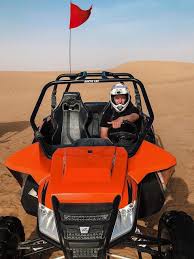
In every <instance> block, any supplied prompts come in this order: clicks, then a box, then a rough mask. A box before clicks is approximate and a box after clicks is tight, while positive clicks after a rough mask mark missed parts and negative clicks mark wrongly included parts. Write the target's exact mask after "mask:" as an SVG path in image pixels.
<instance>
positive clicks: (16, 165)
mask: <svg viewBox="0 0 194 259" xmlns="http://www.w3.org/2000/svg"><path fill="white" fill-rule="evenodd" d="M4 164H5V166H7V167H8V168H9V169H11V170H14V171H17V172H21V173H25V174H30V175H32V177H33V178H34V180H35V181H36V182H37V183H39V182H40V181H41V180H42V179H43V178H44V177H46V176H47V175H48V174H49V171H50V166H51V160H49V159H47V158H46V157H45V155H44V154H43V152H42V150H41V148H40V146H39V143H34V144H32V145H30V146H28V147H26V148H24V149H22V150H20V151H18V152H16V153H14V154H13V155H11V156H9V157H8V158H7V160H6V161H5V163H4Z"/></svg>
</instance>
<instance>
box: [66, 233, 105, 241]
mask: <svg viewBox="0 0 194 259" xmlns="http://www.w3.org/2000/svg"><path fill="white" fill-rule="evenodd" d="M66 238H67V240H98V239H102V238H103V232H99V233H91V234H75V233H71V232H68V233H67V235H66Z"/></svg>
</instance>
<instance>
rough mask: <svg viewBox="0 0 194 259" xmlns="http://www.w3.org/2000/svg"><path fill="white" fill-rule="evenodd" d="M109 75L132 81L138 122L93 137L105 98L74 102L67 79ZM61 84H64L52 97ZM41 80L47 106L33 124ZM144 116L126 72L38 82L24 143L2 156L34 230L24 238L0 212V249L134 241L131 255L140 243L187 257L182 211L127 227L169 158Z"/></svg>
mask: <svg viewBox="0 0 194 259" xmlns="http://www.w3.org/2000/svg"><path fill="white" fill-rule="evenodd" d="M115 82H122V83H126V84H127V83H130V84H131V85H132V88H133V91H134V102H135V105H136V107H137V108H138V109H139V112H140V115H141V123H140V125H139V127H137V125H134V124H131V125H130V126H131V131H130V132H127V131H124V130H121V131H120V132H115V133H113V136H112V137H113V139H114V141H113V142H111V141H109V140H108V139H101V138H100V137H99V123H100V118H101V116H102V113H103V111H105V110H106V109H107V107H108V106H109V105H110V103H108V102H100V101H96V102H85V103H84V102H83V101H82V98H81V95H80V93H79V92H69V88H70V86H71V85H76V84H82V85H81V86H82V87H84V86H85V85H87V84H88V85H92V86H91V89H92V88H93V87H103V86H100V85H101V84H103V85H104V83H115ZM61 86H63V87H65V88H64V91H63V93H62V97H61V99H60V102H59V103H57V98H56V95H57V91H58V88H59V87H61ZM48 89H52V93H51V114H49V115H48V116H47V117H46V118H44V119H43V123H42V125H41V126H37V125H36V122H35V119H36V117H37V113H38V111H39V108H40V106H41V104H42V101H43V98H44V96H45V93H46V92H47V90H48ZM142 103H144V105H142ZM143 107H144V109H143ZM144 110H145V111H144ZM153 120H154V115H153V111H152V107H151V105H150V102H149V99H148V96H147V93H146V90H145V88H144V85H143V84H142V82H141V81H139V80H138V79H135V78H134V77H133V76H132V75H131V74H128V73H111V72H106V71H104V72H102V73H87V72H81V73H78V74H61V75H60V76H58V77H57V79H56V80H55V81H52V82H49V83H48V84H46V85H45V86H44V87H43V89H42V91H41V93H40V96H39V98H38V101H37V103H36V105H35V108H34V110H33V112H32V115H31V119H30V122H31V126H32V129H33V131H34V136H35V137H34V140H33V144H31V145H29V146H28V147H26V148H24V149H22V150H20V151H18V152H16V153H15V154H13V155H11V156H10V157H8V158H7V160H6V162H5V165H6V166H7V168H8V169H9V170H10V172H11V173H12V174H13V176H14V177H15V178H16V179H17V181H18V183H19V184H20V185H21V187H22V192H21V193H22V195H21V203H22V206H23V207H24V209H25V211H26V212H27V213H28V214H31V215H33V216H35V217H37V234H38V238H37V239H34V240H26V241H25V235H24V229H23V226H22V223H21V221H20V220H19V219H17V218H15V217H10V216H7V217H1V218H0V256H1V258H25V257H28V258H29V257H31V258H35V256H36V255H40V256H41V254H43V253H46V252H47V251H48V250H49V249H53V248H58V249H61V250H62V251H63V252H64V256H65V258H68V259H70V258H93V259H95V258H96V259H97V258H100V259H104V258H110V257H111V258H114V257H116V258H127V257H122V256H118V255H115V254H111V253H110V252H109V249H110V248H113V247H115V246H116V245H118V244H122V245H125V246H128V247H133V248H136V249H137V251H138V255H139V258H142V252H144V253H148V254H150V255H151V256H152V258H192V244H193V237H194V235H193V221H192V218H191V217H190V216H188V215H187V214H186V213H184V212H181V211H169V212H166V213H164V214H163V215H162V217H161V219H160V221H159V226H158V237H152V236H146V235H143V234H141V232H139V231H138V228H137V220H138V219H140V218H145V217H147V216H150V215H153V214H154V213H156V212H158V211H159V210H160V209H161V208H162V206H163V204H164V202H165V191H166V186H167V183H168V181H169V179H170V176H171V175H172V173H173V171H174V166H175V164H176V159H175V158H174V157H173V156H172V155H171V154H169V153H168V152H167V151H165V150H164V149H163V148H161V147H160V146H159V144H158V143H157V139H156V136H155V133H154V130H153V126H152V123H153ZM131 140H132V141H131ZM180 244H181V245H180Z"/></svg>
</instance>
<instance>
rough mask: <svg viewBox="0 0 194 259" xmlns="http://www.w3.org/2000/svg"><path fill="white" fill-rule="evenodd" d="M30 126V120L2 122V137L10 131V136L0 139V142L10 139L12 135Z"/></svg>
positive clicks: (0, 125)
mask: <svg viewBox="0 0 194 259" xmlns="http://www.w3.org/2000/svg"><path fill="white" fill-rule="evenodd" d="M29 126H30V123H29V121H15V122H0V138H2V137H3V136H4V135H5V134H6V133H10V134H9V136H8V137H6V138H4V139H2V140H0V143H5V142H7V141H9V139H10V138H11V137H13V136H14V135H16V134H18V133H19V132H21V131H23V130H24V129H26V128H28V127H29Z"/></svg>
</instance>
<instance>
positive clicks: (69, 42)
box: [69, 29, 71, 74]
mask: <svg viewBox="0 0 194 259" xmlns="http://www.w3.org/2000/svg"><path fill="white" fill-rule="evenodd" d="M69 73H70V74H71V29H69Z"/></svg>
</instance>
